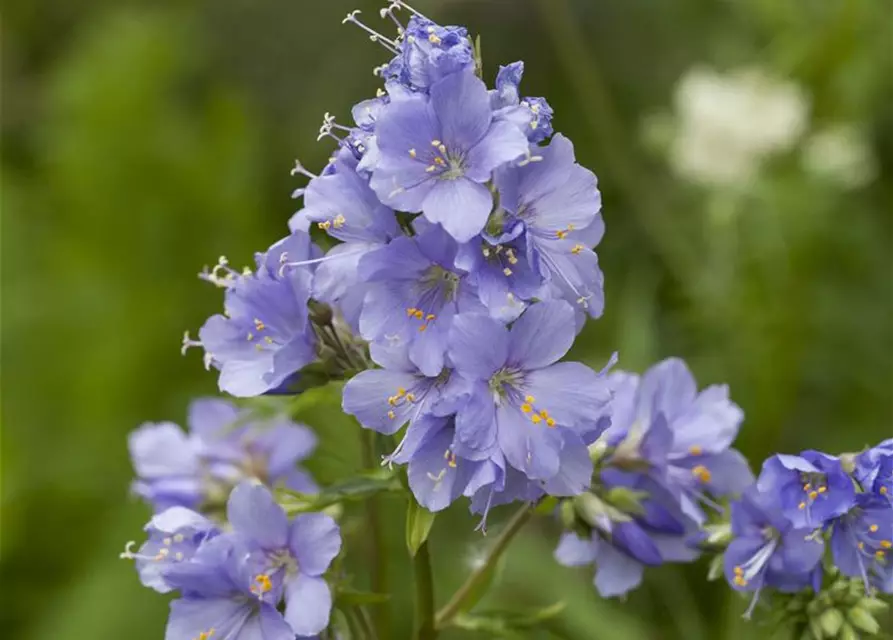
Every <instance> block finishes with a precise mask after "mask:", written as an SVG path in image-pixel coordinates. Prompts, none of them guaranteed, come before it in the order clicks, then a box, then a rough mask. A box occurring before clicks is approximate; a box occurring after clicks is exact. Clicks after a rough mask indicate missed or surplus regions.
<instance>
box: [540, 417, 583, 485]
mask: <svg viewBox="0 0 893 640" xmlns="http://www.w3.org/2000/svg"><path fill="white" fill-rule="evenodd" d="M562 438H563V440H564V446H562V448H561V455H560V464H561V466H560V468H559V470H558V473H557V474H556V475H554V476H552V477H551V478H549V479H548V480H546V482H545V484H544V485H543V488H544V489H545V490H546V493H548V494H549V495H552V496H575V495H579V494H581V493H583V491H585V490H586V489H588V488H589V486H590V485H591V484H592V459H591V458H590V457H589V449H588V448H587V447H586V445H585V444H583V441H582V440H581V439H580V436H578V435H577V434H575V433H573V432H572V431H567V430H564V433H562Z"/></svg>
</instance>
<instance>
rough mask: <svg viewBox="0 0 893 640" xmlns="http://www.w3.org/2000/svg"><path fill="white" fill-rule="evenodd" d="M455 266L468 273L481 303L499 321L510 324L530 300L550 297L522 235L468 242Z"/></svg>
mask: <svg viewBox="0 0 893 640" xmlns="http://www.w3.org/2000/svg"><path fill="white" fill-rule="evenodd" d="M519 227H523V225H519ZM519 231H520V229H519ZM456 266H457V267H459V268H460V269H463V270H464V271H467V272H468V274H469V275H468V280H469V282H471V283H472V284H473V285H474V286H475V287H476V288H477V291H478V295H479V296H480V298H481V302H483V303H484V304H485V305H486V307H487V309H488V310H489V311H490V315H491V316H492V317H494V318H496V319H497V320H500V321H503V322H511V321H512V320H515V319H516V318H517V317H518V316H519V315H520V314H521V312H522V311H524V308H525V306H526V302H527V301H528V300H532V299H533V298H538V297H547V295H546V294H545V293H543V289H544V284H545V283H544V279H543V276H542V274H540V273H539V271H538V270H537V269H535V268H534V267H533V265H532V264H531V262H530V259H529V257H528V250H527V239H526V237H525V236H523V235H520V236H517V237H514V238H512V237H511V234H502V235H501V236H500V237H499V238H493V237H491V236H486V235H485V236H482V237H481V238H479V239H473V240H471V242H466V243H464V244H462V245H460V247H459V251H458V253H457V255H456Z"/></svg>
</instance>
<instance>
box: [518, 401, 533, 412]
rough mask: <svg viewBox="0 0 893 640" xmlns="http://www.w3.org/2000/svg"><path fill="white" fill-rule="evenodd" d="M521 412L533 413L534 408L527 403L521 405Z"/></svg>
mask: <svg viewBox="0 0 893 640" xmlns="http://www.w3.org/2000/svg"><path fill="white" fill-rule="evenodd" d="M521 411H523V412H524V413H532V412H533V407H532V406H531V405H530V403H528V402H525V403H524V404H522V405H521Z"/></svg>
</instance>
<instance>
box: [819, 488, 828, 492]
mask: <svg viewBox="0 0 893 640" xmlns="http://www.w3.org/2000/svg"><path fill="white" fill-rule="evenodd" d="M827 490H828V487H819V493H825V492H826V491H827Z"/></svg>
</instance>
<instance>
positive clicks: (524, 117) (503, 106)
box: [490, 62, 553, 144]
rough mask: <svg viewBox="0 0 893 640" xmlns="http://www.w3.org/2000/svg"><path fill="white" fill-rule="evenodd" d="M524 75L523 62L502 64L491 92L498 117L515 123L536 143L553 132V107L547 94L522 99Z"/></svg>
mask: <svg viewBox="0 0 893 640" xmlns="http://www.w3.org/2000/svg"><path fill="white" fill-rule="evenodd" d="M522 75H524V63H523V62H513V63H512V64H510V65H506V66H501V67H499V73H498V74H497V75H496V89H495V90H493V91H491V92H490V107H491V108H492V109H493V111H494V116H495V117H496V118H497V119H500V120H507V121H509V122H512V123H514V124H515V125H516V126H517V127H518V128H520V129H521V130H522V131H523V132H524V134H525V135H526V136H527V139H528V140H529V141H530V142H532V143H534V144H536V143H538V142H542V141H543V140H545V139H546V138H548V137H549V136H551V135H552V116H553V111H552V107H550V106H549V103H548V102H546V100H545V98H524V99H523V100H522V99H521V94H520V92H519V88H518V87H519V85H520V84H521V76H522Z"/></svg>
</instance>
